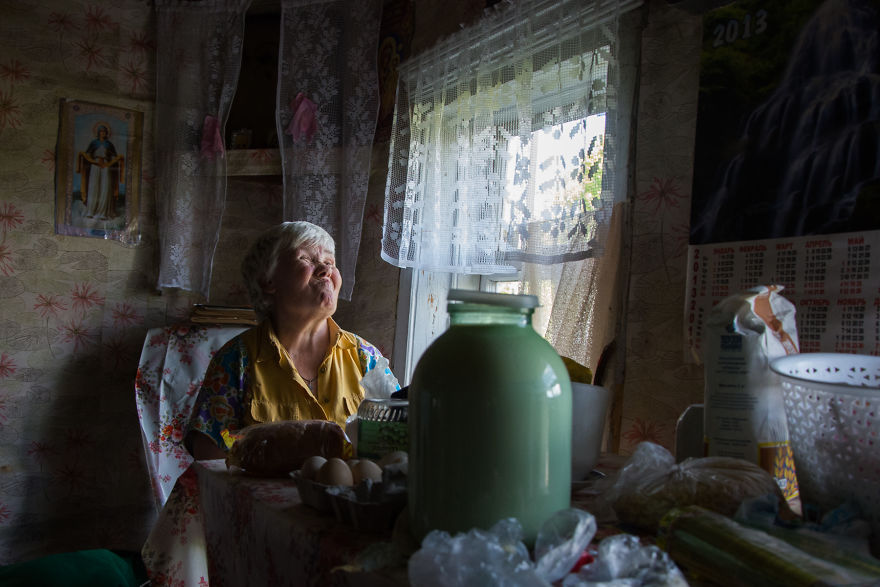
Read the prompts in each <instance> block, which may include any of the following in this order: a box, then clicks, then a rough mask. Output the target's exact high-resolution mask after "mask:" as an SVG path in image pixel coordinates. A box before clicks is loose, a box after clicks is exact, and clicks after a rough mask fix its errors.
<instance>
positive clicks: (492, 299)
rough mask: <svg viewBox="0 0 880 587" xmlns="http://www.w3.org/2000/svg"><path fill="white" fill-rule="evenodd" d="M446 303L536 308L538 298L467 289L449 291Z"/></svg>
mask: <svg viewBox="0 0 880 587" xmlns="http://www.w3.org/2000/svg"><path fill="white" fill-rule="evenodd" d="M446 301H447V302H466V303H469V304H486V305H489V306H505V307H508V308H537V307H538V305H539V304H538V297H537V296H533V295H518V294H502V293H492V292H487V291H473V290H467V289H451V290H449V293H448V294H446Z"/></svg>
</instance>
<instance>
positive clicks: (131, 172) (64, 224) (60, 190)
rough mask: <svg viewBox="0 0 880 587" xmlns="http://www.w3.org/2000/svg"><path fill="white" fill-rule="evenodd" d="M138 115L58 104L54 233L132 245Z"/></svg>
mask: <svg viewBox="0 0 880 587" xmlns="http://www.w3.org/2000/svg"><path fill="white" fill-rule="evenodd" d="M143 118H144V117H143V113H142V112H138V111H135V110H127V109H123V108H117V107H115V106H106V105H101V104H92V103H89V102H80V101H75V100H65V99H62V101H61V115H60V123H59V130H58V144H57V145H56V148H55V173H56V177H55V232H56V233H57V234H66V235H71V236H87V237H94V238H104V239H113V240H118V241H120V242H121V243H123V244H127V245H136V244H138V242H139V240H140V233H139V230H138V213H139V196H140V177H141V150H142V148H143Z"/></svg>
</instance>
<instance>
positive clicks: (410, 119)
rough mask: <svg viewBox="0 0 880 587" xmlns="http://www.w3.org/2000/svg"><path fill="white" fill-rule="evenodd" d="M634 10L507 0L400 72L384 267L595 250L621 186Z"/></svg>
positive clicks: (442, 266)
mask: <svg viewBox="0 0 880 587" xmlns="http://www.w3.org/2000/svg"><path fill="white" fill-rule="evenodd" d="M638 4H640V2H637V1H629V2H628V1H626V0H604V1H603V0H595V1H592V2H584V1H582V0H519V1H507V2H502V3H500V4H498V5H497V6H496V7H495V8H493V9H491V10H490V11H487V13H486V15H485V16H484V17H483V18H482V19H481V20H480V21H479V22H478V23H476V24H475V25H473V26H471V27H468V28H467V29H465V30H462V31H460V32H459V33H457V34H455V35H453V36H452V37H450V38H448V39H446V40H445V41H444V42H442V43H440V44H438V45H436V46H435V47H433V48H431V49H430V50H428V51H426V52H424V53H423V54H421V55H419V56H417V57H415V58H413V59H411V60H409V61H407V62H406V63H404V64H403V65H401V67H400V72H399V85H398V101H397V105H396V115H395V121H394V128H393V131H392V142H391V152H390V154H389V175H388V183H387V187H386V205H385V226H384V234H383V241H382V256H383V258H384V259H385V260H387V261H388V262H390V263H392V264H394V265H397V266H399V267H414V268H420V269H431V270H436V271H449V272H453V273H478V274H490V273H506V272H512V271H514V265H515V263H516V262H518V261H529V262H537V263H560V262H565V261H571V260H577V259H584V258H588V257H591V256H595V255H596V254H597V253H598V252H599V251H600V250H601V246H602V243H601V236H602V230H603V229H602V227H603V226H606V227H607V223H608V221H609V219H610V217H611V210H612V206H613V203H614V201H615V198H616V197H618V196H620V194H619V193H618V192H619V189H618V188H619V185H620V183H621V182H620V179H622V177H621V174H620V173H619V170H618V169H617V167H616V165H617V157H616V155H617V134H616V131H617V126H616V120H617V112H616V107H617V90H616V86H615V81H616V77H615V75H616V59H617V55H616V51H617V37H616V34H617V22H618V17H619V15H620V13H621V11H623V10H626V9H629V8H632V7H634V6H636V5H638ZM563 153H564V155H560V154H563Z"/></svg>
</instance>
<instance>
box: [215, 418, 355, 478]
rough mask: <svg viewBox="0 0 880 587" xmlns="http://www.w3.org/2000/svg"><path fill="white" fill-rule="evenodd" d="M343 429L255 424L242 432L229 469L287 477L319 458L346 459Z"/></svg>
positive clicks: (318, 423)
mask: <svg viewBox="0 0 880 587" xmlns="http://www.w3.org/2000/svg"><path fill="white" fill-rule="evenodd" d="M345 442H346V441H345V434H344V432H343V431H342V427H341V426H339V424H337V423H335V422H329V421H326V420H285V421H282V422H268V423H265V424H254V425H253V426H248V427H247V428H244V429H243V430H242V431H241V434H240V436H239V437H238V438H237V439H236V441H235V444H233V445H232V448H230V449H229V453H228V455H227V456H226V466H227V467H240V468H242V469H244V470H245V471H246V472H248V473H252V474H255V475H286V474H288V473H290V472H291V471H295V470H297V469H299V468H300V467H301V466H302V464H303V462H304V461H305V460H306V459H307V458H309V457H311V456H315V455H320V456H322V457H324V458H327V459H329V458H332V457H338V458H342V456H343V454H344V451H345Z"/></svg>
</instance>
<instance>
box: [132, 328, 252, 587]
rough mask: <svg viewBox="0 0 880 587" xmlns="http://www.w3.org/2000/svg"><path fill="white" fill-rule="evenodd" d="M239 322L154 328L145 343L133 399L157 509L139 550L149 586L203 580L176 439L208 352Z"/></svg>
mask: <svg viewBox="0 0 880 587" xmlns="http://www.w3.org/2000/svg"><path fill="white" fill-rule="evenodd" d="M245 328H246V327H243V326H194V325H188V324H186V325H178V326H168V327H163V328H152V329H150V330H149V331H148V333H147V337H146V340H145V341H144V347H143V350H142V351H141V358H140V362H139V364H138V371H137V378H136V380H135V399H136V403H137V411H138V419H139V420H140V425H141V432H142V434H143V442H144V450H145V452H146V459H147V466H148V468H149V471H150V479H151V482H152V487H153V497H154V498H155V501H156V508H157V509H158V510H159V517H158V520H157V522H156V525H155V526H154V527H153V529H152V531H151V532H150V535H149V537H148V538H147V542H146V543H145V545H144V547H143V549H142V552H141V554H142V556H143V558H144V563H145V564H146V567H147V571H148V573H149V575H150V579H151V584H152V585H173V586H175V587H190V586H196V585H199V586H202V585H208V570H207V557H206V553H205V536H204V529H203V528H202V519H201V513H200V505H199V494H198V484H197V481H196V476H195V472H194V471H193V469H192V463H193V458H192V456H190V454H189V453H188V452H187V451H186V449H185V448H184V447H183V444H182V441H183V435H184V430H185V427H186V424H187V421H188V420H189V416H190V413H191V412H192V408H193V404H194V403H195V400H196V394H197V392H198V389H199V386H200V385H201V382H202V378H203V377H204V375H205V369H207V367H208V363H209V362H210V360H211V356H212V354H213V353H214V352H215V351H216V350H217V349H219V348H220V347H221V346H222V345H223V344H224V343H225V342H226V341H227V340H229V339H230V338H232V337H233V336H235V335H236V334H238V333H240V332H242V331H243V330H245Z"/></svg>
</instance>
